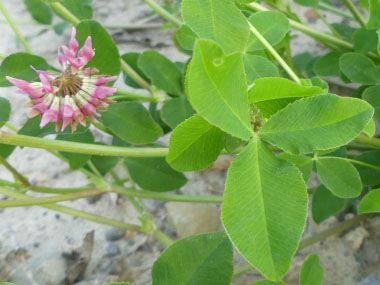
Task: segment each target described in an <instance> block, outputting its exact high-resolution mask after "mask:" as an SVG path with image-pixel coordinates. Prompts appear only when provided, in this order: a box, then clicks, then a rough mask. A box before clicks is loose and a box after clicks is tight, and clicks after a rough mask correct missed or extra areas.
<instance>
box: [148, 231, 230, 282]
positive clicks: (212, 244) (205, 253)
mask: <svg viewBox="0 0 380 285" xmlns="http://www.w3.org/2000/svg"><path fill="white" fill-rule="evenodd" d="M232 272H233V250H232V245H231V242H230V241H229V239H228V238H227V236H226V234H225V233H224V232H220V233H207V234H201V235H194V236H190V237H187V238H184V239H181V240H179V241H177V242H175V243H174V244H173V245H171V246H169V247H168V248H167V249H166V250H165V251H164V252H163V253H162V254H161V256H160V257H159V258H158V259H157V260H156V261H155V263H154V264H153V269H152V279H153V285H168V284H189V285H190V284H194V285H196V284H199V285H200V284H207V285H229V284H230V283H231V279H232Z"/></svg>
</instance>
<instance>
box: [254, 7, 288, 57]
mask: <svg viewBox="0 0 380 285" xmlns="http://www.w3.org/2000/svg"><path fill="white" fill-rule="evenodd" d="M248 21H249V22H250V23H251V24H252V25H253V26H254V27H255V28H256V29H257V30H258V31H259V32H260V34H261V35H262V36H263V37H264V38H265V39H266V40H267V41H268V42H269V43H270V44H271V45H272V46H274V45H276V44H278V43H280V42H281V41H282V40H283V39H284V38H285V36H286V34H287V33H288V32H289V30H290V24H289V20H288V18H286V16H285V15H284V14H282V13H281V12H278V11H263V12H257V13H255V14H253V15H252V16H251V17H249V18H248ZM263 49H265V46H264V45H263V44H262V43H261V42H260V40H259V39H258V38H257V37H256V36H254V35H253V34H252V33H251V35H250V38H249V40H248V45H247V49H246V51H247V52H254V51H256V50H263Z"/></svg>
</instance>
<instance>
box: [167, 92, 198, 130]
mask: <svg viewBox="0 0 380 285" xmlns="http://www.w3.org/2000/svg"><path fill="white" fill-rule="evenodd" d="M193 114H194V110H193V108H191V105H190V103H189V101H187V98H186V96H181V97H178V98H172V99H170V100H168V101H165V103H164V105H163V106H162V109H161V118H162V120H163V121H164V122H165V123H166V124H168V126H170V127H171V128H172V129H174V128H175V127H176V126H177V125H179V124H180V123H182V122H183V121H184V120H186V119H187V118H190V117H191V116H192V115H193Z"/></svg>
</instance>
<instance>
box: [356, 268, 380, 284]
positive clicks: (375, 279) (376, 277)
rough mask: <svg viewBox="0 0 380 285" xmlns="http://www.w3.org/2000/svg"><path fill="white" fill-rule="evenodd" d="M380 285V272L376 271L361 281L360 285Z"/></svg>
mask: <svg viewBox="0 0 380 285" xmlns="http://www.w3.org/2000/svg"><path fill="white" fill-rule="evenodd" d="M376 284H380V272H379V271H375V272H372V273H371V274H370V275H368V276H367V277H365V278H364V279H363V280H362V281H360V283H359V285H376Z"/></svg>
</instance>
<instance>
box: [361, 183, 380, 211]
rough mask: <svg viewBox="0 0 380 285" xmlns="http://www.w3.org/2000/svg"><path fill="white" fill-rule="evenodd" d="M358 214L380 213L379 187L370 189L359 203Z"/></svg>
mask: <svg viewBox="0 0 380 285" xmlns="http://www.w3.org/2000/svg"><path fill="white" fill-rule="evenodd" d="M358 211H359V214H366V213H380V189H375V190H371V191H370V192H368V194H367V195H365V196H364V197H363V199H362V200H361V201H360V204H359V209H358Z"/></svg>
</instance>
